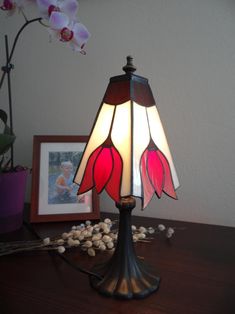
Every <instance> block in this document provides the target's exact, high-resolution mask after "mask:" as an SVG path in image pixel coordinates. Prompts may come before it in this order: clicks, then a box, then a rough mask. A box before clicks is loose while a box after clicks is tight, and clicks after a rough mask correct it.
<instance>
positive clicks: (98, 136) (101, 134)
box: [74, 103, 115, 184]
mask: <svg viewBox="0 0 235 314" xmlns="http://www.w3.org/2000/svg"><path fill="white" fill-rule="evenodd" d="M114 108H115V106H113V105H108V104H105V103H104V104H103V106H102V108H101V110H100V113H99V115H98V118H97V120H96V124H95V127H94V129H93V131H92V134H91V136H90V139H89V142H88V144H87V147H86V150H85V152H84V154H83V157H82V161H81V163H80V167H79V169H78V172H77V175H76V177H75V179H74V181H75V182H76V183H78V184H80V183H81V180H82V177H83V173H84V171H85V167H86V164H87V161H88V159H89V157H90V155H91V154H92V152H93V151H94V150H95V149H96V148H97V147H98V146H100V145H101V144H102V143H103V142H104V141H105V140H106V138H107V137H108V134H109V130H110V126H111V123H112V118H113V112H114Z"/></svg>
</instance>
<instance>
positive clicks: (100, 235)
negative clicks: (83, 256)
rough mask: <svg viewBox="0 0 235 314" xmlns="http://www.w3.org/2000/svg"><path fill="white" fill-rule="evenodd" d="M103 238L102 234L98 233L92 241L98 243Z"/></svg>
mask: <svg viewBox="0 0 235 314" xmlns="http://www.w3.org/2000/svg"><path fill="white" fill-rule="evenodd" d="M101 238H102V234H101V233H97V234H94V235H93V237H92V239H91V240H92V241H98V240H100V239H101Z"/></svg>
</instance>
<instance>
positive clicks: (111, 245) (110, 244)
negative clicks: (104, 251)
mask: <svg viewBox="0 0 235 314" xmlns="http://www.w3.org/2000/svg"><path fill="white" fill-rule="evenodd" d="M106 246H107V248H108V249H112V248H113V247H114V244H113V242H112V241H110V242H108V243H106Z"/></svg>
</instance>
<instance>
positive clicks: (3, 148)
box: [0, 134, 15, 155]
mask: <svg viewBox="0 0 235 314" xmlns="http://www.w3.org/2000/svg"><path fill="white" fill-rule="evenodd" d="M14 141H15V135H9V134H0V155H3V154H5V153H6V152H7V151H8V150H9V149H10V147H11V145H12V144H13V143H14Z"/></svg>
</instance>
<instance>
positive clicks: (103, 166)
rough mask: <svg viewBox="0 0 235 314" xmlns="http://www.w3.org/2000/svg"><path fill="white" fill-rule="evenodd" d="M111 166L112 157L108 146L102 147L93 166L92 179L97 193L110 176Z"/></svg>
mask: <svg viewBox="0 0 235 314" xmlns="http://www.w3.org/2000/svg"><path fill="white" fill-rule="evenodd" d="M112 168H113V158H112V154H111V151H110V148H106V147H105V148H103V149H102V151H101V152H100V154H99V156H98V158H97V160H96V163H95V167H94V180H95V186H96V190H97V192H98V193H100V192H101V191H102V190H103V188H104V186H105V184H106V183H107V182H108V180H109V178H110V174H111V172H112Z"/></svg>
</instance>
